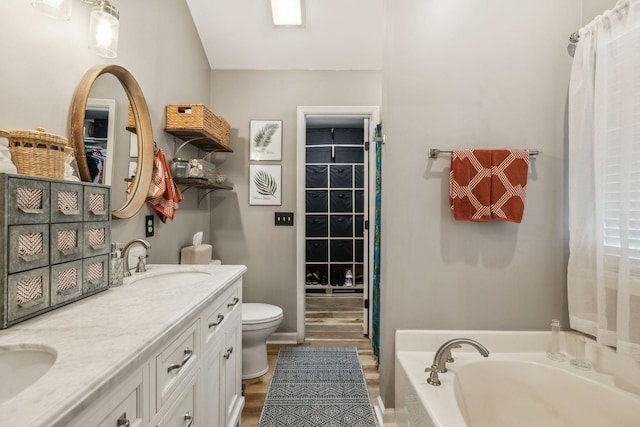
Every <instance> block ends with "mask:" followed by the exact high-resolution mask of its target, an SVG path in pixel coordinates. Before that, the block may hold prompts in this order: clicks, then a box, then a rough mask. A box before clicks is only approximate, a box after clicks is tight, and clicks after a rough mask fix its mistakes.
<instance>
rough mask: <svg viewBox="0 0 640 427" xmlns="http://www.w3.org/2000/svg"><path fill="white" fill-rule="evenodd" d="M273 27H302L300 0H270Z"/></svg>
mask: <svg viewBox="0 0 640 427" xmlns="http://www.w3.org/2000/svg"><path fill="white" fill-rule="evenodd" d="M271 16H272V17H273V25H276V26H281V25H286V26H296V25H302V0H271Z"/></svg>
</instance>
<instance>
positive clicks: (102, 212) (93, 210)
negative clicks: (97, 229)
mask: <svg viewBox="0 0 640 427" xmlns="http://www.w3.org/2000/svg"><path fill="white" fill-rule="evenodd" d="M89 212H91V214H93V215H96V216H101V215H106V213H107V211H106V210H104V209H102V210H96V209H90V210H89Z"/></svg>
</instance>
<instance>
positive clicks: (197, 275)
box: [125, 265, 212, 286]
mask: <svg viewBox="0 0 640 427" xmlns="http://www.w3.org/2000/svg"><path fill="white" fill-rule="evenodd" d="M148 268H149V269H148V270H147V272H146V273H133V275H132V276H131V277H127V278H125V282H126V283H127V284H135V285H144V284H147V283H149V284H153V285H156V286H158V285H162V284H165V283H176V282H197V281H200V280H204V279H207V278H210V277H211V275H212V273H211V271H209V270H205V269H197V268H194V267H188V266H184V265H181V266H176V267H174V268H167V267H165V266H163V265H151V266H149V267H148Z"/></svg>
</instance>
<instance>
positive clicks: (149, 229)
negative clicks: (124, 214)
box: [144, 215, 156, 237]
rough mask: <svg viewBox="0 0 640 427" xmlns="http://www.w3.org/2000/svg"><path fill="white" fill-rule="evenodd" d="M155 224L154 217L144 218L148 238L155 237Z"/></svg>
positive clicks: (145, 232)
mask: <svg viewBox="0 0 640 427" xmlns="http://www.w3.org/2000/svg"><path fill="white" fill-rule="evenodd" d="M155 228H156V227H155V224H154V222H153V215H147V216H145V217H144V235H145V236H146V237H151V236H153V232H154V231H155Z"/></svg>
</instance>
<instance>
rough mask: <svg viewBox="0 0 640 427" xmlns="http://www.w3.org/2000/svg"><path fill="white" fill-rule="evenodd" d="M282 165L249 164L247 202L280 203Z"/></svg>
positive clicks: (258, 203) (254, 203) (251, 203)
mask: <svg viewBox="0 0 640 427" xmlns="http://www.w3.org/2000/svg"><path fill="white" fill-rule="evenodd" d="M281 186H282V166H280V165H249V204H250V205H281V204H282V189H281Z"/></svg>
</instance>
